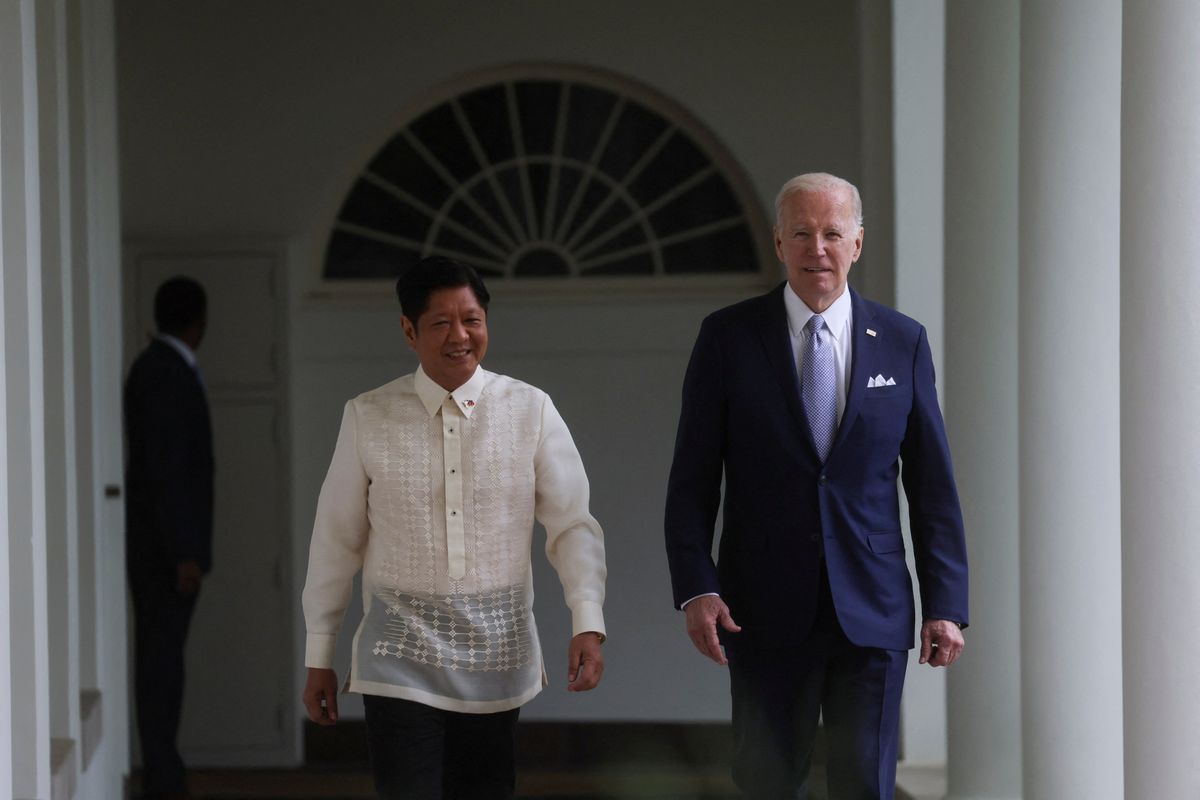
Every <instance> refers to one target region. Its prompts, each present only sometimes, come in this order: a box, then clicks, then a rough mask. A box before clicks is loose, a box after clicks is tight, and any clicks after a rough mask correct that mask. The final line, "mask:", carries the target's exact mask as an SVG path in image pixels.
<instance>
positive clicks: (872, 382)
mask: <svg viewBox="0 0 1200 800" xmlns="http://www.w3.org/2000/svg"><path fill="white" fill-rule="evenodd" d="M895 385H896V379H895V378H885V377H883V375H882V374H880V375H876V376H875V377H874V378H867V388H868V389H878V388H879V387H880V386H895Z"/></svg>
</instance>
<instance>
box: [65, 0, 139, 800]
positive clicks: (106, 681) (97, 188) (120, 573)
mask: <svg viewBox="0 0 1200 800" xmlns="http://www.w3.org/2000/svg"><path fill="white" fill-rule="evenodd" d="M71 2H72V4H73V6H74V8H76V9H78V13H79V14H80V29H81V32H80V39H81V43H82V61H83V68H82V76H83V86H82V87H81V91H82V96H83V97H82V99H83V115H82V117H83V118H82V120H81V122H80V124H81V125H82V126H83V130H84V142H83V160H84V162H85V163H84V171H85V173H86V185H85V186H83V187H77V191H78V192H81V193H82V194H83V197H81V198H77V199H78V200H79V201H80V207H81V208H82V211H81V212H80V213H82V214H83V215H84V216H85V217H86V245H84V251H85V252H86V258H87V267H88V303H89V305H88V309H87V317H88V322H89V324H90V328H89V331H88V333H89V338H90V345H91V349H90V353H89V354H88V357H89V361H90V364H91V401H92V403H91V409H90V410H91V418H90V420H86V421H82V422H81V424H80V429H81V435H84V436H90V439H91V445H92V448H93V449H92V473H91V475H90V477H91V479H92V481H93V482H92V483H91V484H90V485H88V486H83V485H81V487H80V491H81V492H90V493H91V497H92V498H94V505H93V510H94V518H93V520H94V522H93V524H94V528H93V530H92V536H93V537H94V545H93V546H94V548H95V565H94V569H95V587H94V591H95V596H96V609H97V611H96V659H97V663H96V667H95V669H96V676H95V678H96V681H97V686H96V688H98V689H99V690H100V693H101V702H102V710H101V715H100V716H101V720H102V722H103V736H102V739H101V742H100V746H99V750H98V751H97V752H96V755H95V758H94V760H93V762H92V764H91V767H90V768H89V770H88V774H85V775H84V776H83V783H84V785H85V786H86V787H87V788H88V790H89V791H90V793H89V794H88V797H98V798H103V797H112V796H114V794H113V792H114V791H117V792H119V790H120V786H121V783H122V776H124V775H127V774H128V771H129V732H130V729H131V725H132V721H131V719H130V716H129V690H128V689H129V683H128V674H129V673H128V664H127V663H126V662H127V658H126V648H127V635H126V626H125V614H126V583H125V513H124V501H123V500H122V499H121V498H119V497H117V498H112V497H107V496H106V493H105V487H106V486H109V485H112V486H118V487H119V486H121V485H122V483H123V478H122V471H123V469H122V459H123V454H122V442H121V378H122V373H123V370H124V364H123V355H122V337H121V331H122V329H123V328H122V326H120V325H116V324H114V323H113V321H114V320H119V319H121V261H120V252H121V225H120V213H119V212H120V198H119V196H118V174H117V166H118V152H117V101H116V64H115V62H116V40H115V36H114V32H113V26H114V19H113V17H114V12H113V2H112V0H71ZM80 357H81V358H82V357H84V356H83V355H82V354H80Z"/></svg>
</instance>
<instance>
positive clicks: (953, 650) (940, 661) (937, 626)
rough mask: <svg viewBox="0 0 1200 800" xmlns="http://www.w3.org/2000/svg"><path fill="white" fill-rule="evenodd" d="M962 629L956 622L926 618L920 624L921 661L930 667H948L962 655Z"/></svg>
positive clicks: (963, 643) (963, 642)
mask: <svg viewBox="0 0 1200 800" xmlns="http://www.w3.org/2000/svg"><path fill="white" fill-rule="evenodd" d="M965 644H966V642H965V641H964V640H963V635H962V631H961V630H960V629H959V627H958V623H957V622H950V621H949V620H945V619H927V620H925V622H924V623H922V624H921V663H922V664H928V665H929V666H931V667H948V666H950V665H951V664H953V663H954V662H955V661H957V660H958V657H959V656H960V655H962V650H963V646H964V645H965Z"/></svg>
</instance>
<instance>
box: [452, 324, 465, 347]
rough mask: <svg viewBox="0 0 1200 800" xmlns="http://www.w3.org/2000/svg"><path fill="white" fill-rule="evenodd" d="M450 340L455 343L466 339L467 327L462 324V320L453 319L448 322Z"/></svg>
mask: <svg viewBox="0 0 1200 800" xmlns="http://www.w3.org/2000/svg"><path fill="white" fill-rule="evenodd" d="M450 338H451V339H453V340H454V341H456V342H457V341H459V340H460V339H465V338H467V326H466V325H463V324H462V320H459V319H455V320H451V321H450Z"/></svg>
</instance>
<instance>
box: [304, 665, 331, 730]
mask: <svg viewBox="0 0 1200 800" xmlns="http://www.w3.org/2000/svg"><path fill="white" fill-rule="evenodd" d="M303 697H304V707H305V708H306V709H308V718H309V719H311V720H312V721H313V722H315V723H317V724H318V725H332V724H334V723H335V722H337V717H338V711H337V673H336V672H334V671H333V670H331V669H315V668H313V667H309V668H308V680H307V681H306V682H305V684H304V695H303Z"/></svg>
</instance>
